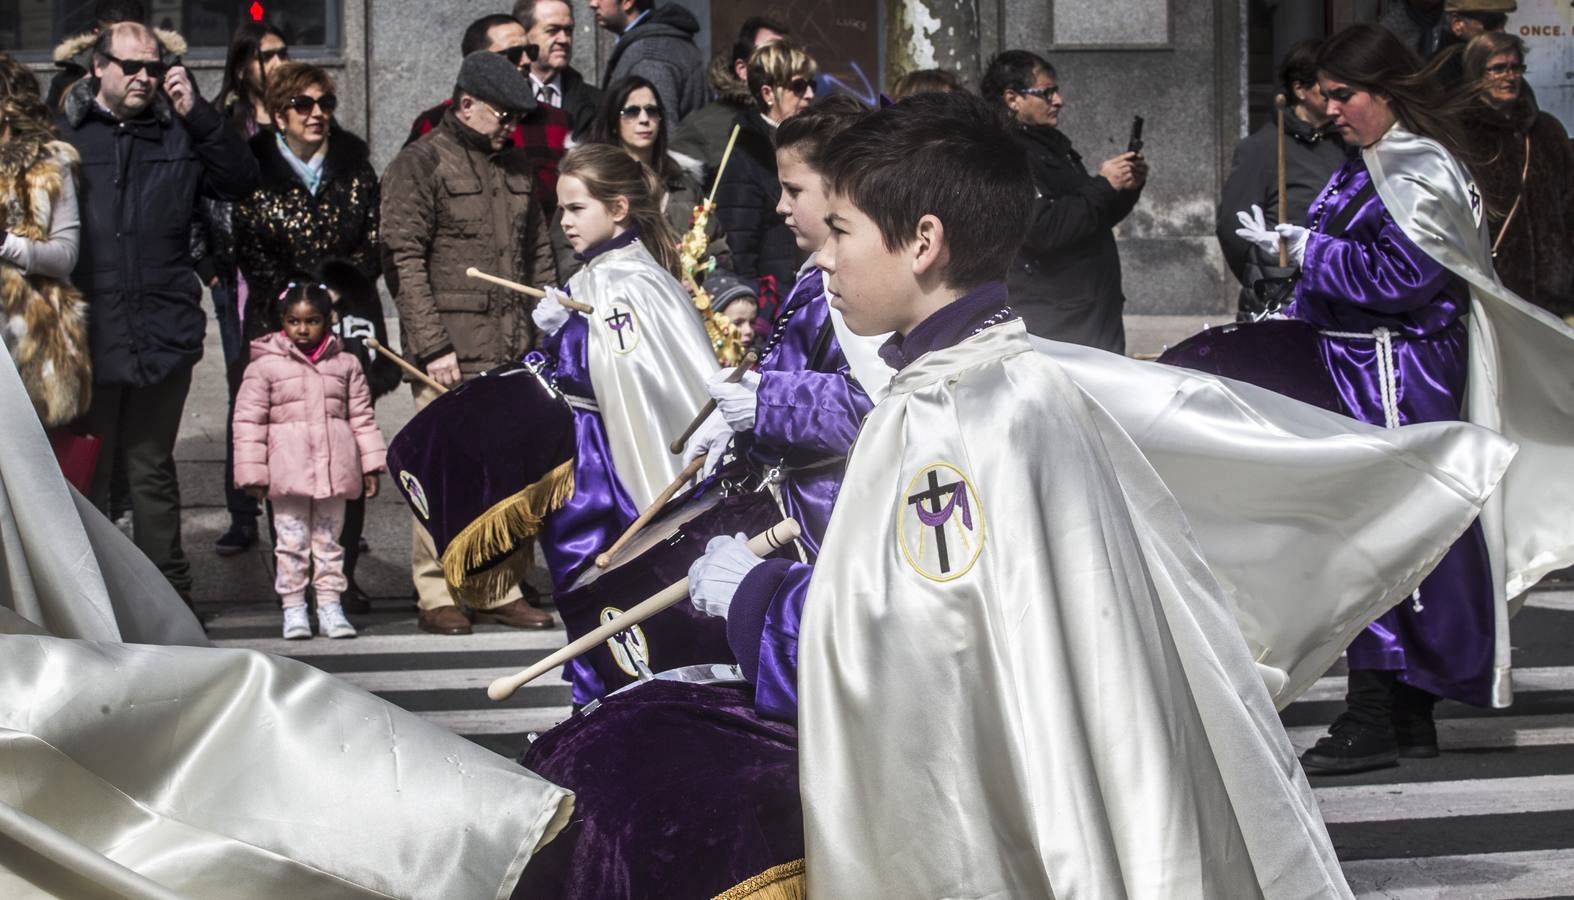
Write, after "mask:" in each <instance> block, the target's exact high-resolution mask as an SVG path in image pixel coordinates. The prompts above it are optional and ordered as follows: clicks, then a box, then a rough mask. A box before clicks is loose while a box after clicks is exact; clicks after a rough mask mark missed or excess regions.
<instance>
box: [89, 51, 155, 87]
mask: <svg viewBox="0 0 1574 900" xmlns="http://www.w3.org/2000/svg"><path fill="white" fill-rule="evenodd" d="M104 58H105V59H107V60H109V61H110V62H112V63H114V64H115V65H117V66H119V67H120V71H122V72H124V73H126V77H127V78H135V77H137V75H138V74H140V73H141V72H142V70H144V69H146V70H147V73H148V77H149V78H151V79H153V80H154V81H162V80H163V79H164V74H165V73H166V72H168V71H169V66H166V65H164V64H163V63H162V62H159V61H158V60H156V59H154V60H143V59H121V58H120V57H118V56H112V55H110V54H108V53H106V54H104Z"/></svg>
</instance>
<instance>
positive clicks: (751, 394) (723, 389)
mask: <svg viewBox="0 0 1574 900" xmlns="http://www.w3.org/2000/svg"><path fill="white" fill-rule="evenodd" d="M731 374H732V370H731V369H717V370H716V372H715V374H713V375H711V377H710V380H708V381H707V382H706V383H705V392H706V393H707V394H710V395H711V399H713V400H715V401H716V409H717V411H718V412H720V413H721V417H722V418H723V419H726V420H727V424H728V425H730V426H732V430H733V431H748V430H750V429H752V428H753V427H754V415H755V411H756V410H757V409H758V408H759V404H760V400H759V396H758V392H759V390H760V375H759V373H758V372H745V373H744V375H743V380H742V381H739V382H738V383H737V384H733V383H731V382H729V381H728V380H727V377H728V376H729V375H731Z"/></svg>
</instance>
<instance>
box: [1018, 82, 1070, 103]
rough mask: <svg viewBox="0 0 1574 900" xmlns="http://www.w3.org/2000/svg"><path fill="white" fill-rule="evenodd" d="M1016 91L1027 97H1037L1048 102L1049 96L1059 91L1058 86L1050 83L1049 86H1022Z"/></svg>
mask: <svg viewBox="0 0 1574 900" xmlns="http://www.w3.org/2000/svg"><path fill="white" fill-rule="evenodd" d="M1017 93H1019V94H1027V95H1028V96H1029V97H1037V98H1038V99H1040V100H1043V101H1044V102H1045V103H1048V102H1049V98H1051V97H1053V96H1055V95H1056V94H1058V93H1060V86H1059V85H1053V84H1052V85H1050V86H1049V87H1041V88H1037V87H1035V88H1023V89H1022V90H1020V91H1017Z"/></svg>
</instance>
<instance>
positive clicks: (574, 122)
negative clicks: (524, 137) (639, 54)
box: [514, 0, 601, 141]
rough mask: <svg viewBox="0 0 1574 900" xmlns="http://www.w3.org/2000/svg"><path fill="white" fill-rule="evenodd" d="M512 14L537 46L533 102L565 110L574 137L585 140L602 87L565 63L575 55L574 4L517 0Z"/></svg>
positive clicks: (532, 64) (532, 67)
mask: <svg viewBox="0 0 1574 900" xmlns="http://www.w3.org/2000/svg"><path fill="white" fill-rule="evenodd" d="M514 18H516V19H518V20H519V24H521V25H523V26H525V36H526V37H527V38H529V40H530V43H531V44H533V45H534V46H535V47H536V55H535V58H534V59H532V60H531V61H530V91H531V93H532V94H534V95H535V98H536V102H537V103H542V104H545V105H547V106H555V107H557V108H558V109H561V110H562V111H563V112H565V113H567V114H568V120H569V127H570V128H571V129H572V132H573V135H574V139H575V140H579V141H583V140H585V139H586V138H587V137H588V136H589V135H590V124H591V123H592V122H594V121H595V120H596V113H597V112H598V111H599V110H600V107H601V91H599V90H597V89H596V86H595V85H592V84H588V83H587V82H586V81H585V76H583V75H581V74H579V72H578V71H576V70H575V69H574V67H573V66H571V65H569V64H568V61H569V60H570V59H571V58H572V57H573V55H574V8H573V7H572V6H569V5H568V3H567V2H566V0H519V2H518V3H515V4H514Z"/></svg>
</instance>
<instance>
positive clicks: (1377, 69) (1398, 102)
mask: <svg viewBox="0 0 1574 900" xmlns="http://www.w3.org/2000/svg"><path fill="white" fill-rule="evenodd" d="M1317 73H1318V75H1319V76H1320V77H1321V76H1324V75H1326V76H1328V77H1329V78H1332V79H1335V80H1337V81H1342V82H1344V83H1346V84H1348V85H1350V86H1352V87H1355V88H1357V89H1359V90H1363V91H1369V92H1371V93H1372V94H1375V95H1377V96H1379V97H1382V98H1384V99H1386V100H1387V101H1388V105H1389V107H1390V108H1391V109H1392V110H1393V111H1394V117H1395V118H1396V119H1398V120H1399V124H1400V125H1403V126H1404V127H1405V129H1406V130H1408V131H1412V132H1414V133H1416V134H1419V135H1421V136H1422V137H1429V138H1431V139H1432V140H1434V141H1437V142H1438V143H1439V144H1442V145H1443V149H1445V150H1447V151H1448V152H1449V153H1450V154H1452V155H1453V156H1454V157H1455V158H1456V159H1458V160H1459V161H1460V162H1462V163H1465V164H1466V165H1467V166H1468V165H1469V161H1470V159H1471V157H1472V155H1473V154H1472V153H1471V151H1470V149H1469V145H1468V144H1467V143H1466V142H1465V140H1464V136H1463V133H1464V126H1463V125H1462V124H1461V116H1462V115H1463V114H1464V112H1465V110H1466V109H1467V108H1468V107H1469V106H1470V105H1471V104H1472V103H1473V102H1474V100H1475V97H1476V92H1474V91H1464V92H1460V93H1456V94H1454V95H1452V96H1450V95H1449V94H1447V93H1445V92H1444V90H1443V88H1442V87H1441V84H1442V79H1441V78H1440V77H1439V76H1438V73H1437V71H1436V68H1435V67H1426V66H1423V65H1422V63H1421V58H1420V57H1418V56H1417V55H1416V53H1415V51H1414V50H1411V49H1410V48H1409V47H1406V46H1405V45H1404V44H1403V43H1401V42H1400V40H1399V39H1398V38H1396V37H1394V35H1393V33H1392V32H1390V31H1389V30H1388V29H1386V28H1383V27H1382V26H1380V25H1372V24H1360V25H1351V26H1350V27H1348V28H1345V29H1344V30H1342V31H1340V32H1338V33H1336V34H1334V35H1333V36H1332V37H1330V38H1328V40H1326V41H1324V42H1323V46H1322V48H1321V49H1319V50H1318V51H1317Z"/></svg>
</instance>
